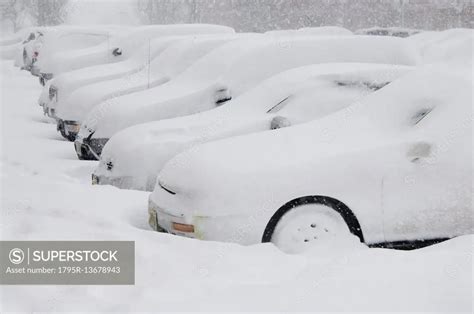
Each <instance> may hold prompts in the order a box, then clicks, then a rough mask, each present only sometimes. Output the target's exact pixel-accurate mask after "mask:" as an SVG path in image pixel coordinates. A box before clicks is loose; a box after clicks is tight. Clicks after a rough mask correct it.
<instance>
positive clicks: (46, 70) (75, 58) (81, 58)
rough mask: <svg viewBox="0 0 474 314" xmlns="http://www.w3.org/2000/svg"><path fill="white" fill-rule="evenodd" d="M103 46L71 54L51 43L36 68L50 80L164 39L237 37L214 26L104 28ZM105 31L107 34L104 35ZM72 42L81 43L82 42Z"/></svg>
mask: <svg viewBox="0 0 474 314" xmlns="http://www.w3.org/2000/svg"><path fill="white" fill-rule="evenodd" d="M100 30H101V34H103V36H102V37H101V39H102V40H101V44H99V45H94V46H92V47H89V48H84V49H74V50H68V51H58V52H56V50H57V49H59V47H58V46H61V47H62V46H63V45H62V44H58V43H57V42H56V41H55V40H51V43H52V44H51V45H48V46H49V47H50V48H48V51H45V53H42V55H46V57H41V58H40V59H39V60H38V62H37V63H36V64H35V67H34V70H35V73H36V72H37V73H39V75H40V77H42V78H43V79H45V80H49V79H51V78H53V77H54V76H57V75H58V74H60V73H64V72H67V71H72V70H76V69H79V68H83V67H87V66H92V65H98V64H104V63H114V62H119V61H123V60H125V59H127V58H129V57H130V56H131V55H133V54H134V52H135V50H136V48H137V47H142V46H143V45H145V44H147V43H148V42H149V41H150V40H151V39H153V38H158V37H163V36H177V35H192V34H220V33H234V30H233V29H232V28H230V27H227V26H221V25H211V24H175V25H151V26H140V27H132V28H130V27H128V28H124V27H115V26H114V27H110V29H109V28H105V29H103V28H100ZM104 31H105V32H104ZM69 41H72V42H74V43H75V44H77V42H81V41H80V40H73V39H72V38H71V39H69Z"/></svg>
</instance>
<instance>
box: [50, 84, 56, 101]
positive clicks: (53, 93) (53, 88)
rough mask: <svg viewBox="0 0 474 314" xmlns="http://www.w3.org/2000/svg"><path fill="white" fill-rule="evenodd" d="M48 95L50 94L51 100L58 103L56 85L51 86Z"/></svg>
mask: <svg viewBox="0 0 474 314" xmlns="http://www.w3.org/2000/svg"><path fill="white" fill-rule="evenodd" d="M48 94H49V100H53V99H55V100H56V101H58V89H57V88H56V87H55V86H54V85H51V86H50V87H49V91H48Z"/></svg>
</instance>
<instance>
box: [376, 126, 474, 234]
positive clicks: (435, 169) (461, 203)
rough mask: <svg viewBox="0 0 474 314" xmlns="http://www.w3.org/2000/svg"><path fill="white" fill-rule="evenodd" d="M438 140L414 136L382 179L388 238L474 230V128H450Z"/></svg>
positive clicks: (385, 229)
mask: <svg viewBox="0 0 474 314" xmlns="http://www.w3.org/2000/svg"><path fill="white" fill-rule="evenodd" d="M448 133H449V134H444V136H442V137H441V138H440V139H439V140H438V141H436V142H432V141H413V142H411V143H409V144H407V145H405V146H404V148H402V150H404V151H402V152H401V153H402V154H401V155H400V160H399V164H398V165H397V166H396V167H392V168H391V170H389V172H388V173H387V174H386V175H385V177H384V180H383V196H382V197H383V205H382V207H383V208H382V210H383V216H384V220H383V222H384V234H385V240H386V241H387V242H391V241H414V240H427V239H438V238H450V237H453V236H457V235H461V234H466V233H471V232H472V230H473V220H472V147H471V144H472V143H471V142H472V137H471V128H467V127H464V128H462V127H461V128H460V129H459V130H458V131H457V132H448ZM453 134H454V135H453Z"/></svg>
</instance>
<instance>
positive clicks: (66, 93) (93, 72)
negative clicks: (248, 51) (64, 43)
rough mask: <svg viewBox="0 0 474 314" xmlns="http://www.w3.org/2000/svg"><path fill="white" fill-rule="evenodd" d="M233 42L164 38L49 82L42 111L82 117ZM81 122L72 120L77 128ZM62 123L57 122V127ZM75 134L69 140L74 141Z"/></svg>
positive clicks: (231, 36) (213, 38)
mask: <svg viewBox="0 0 474 314" xmlns="http://www.w3.org/2000/svg"><path fill="white" fill-rule="evenodd" d="M235 38H237V37H236V35H234V34H218V35H199V36H196V35H193V36H166V37H162V38H158V39H155V40H153V41H152V42H151V43H150V45H146V47H143V49H141V50H140V49H137V51H136V53H135V55H134V56H133V57H132V58H130V59H128V60H126V61H122V62H119V63H114V64H105V65H100V66H95V67H88V68H84V69H80V70H76V71H72V72H68V73H65V74H64V75H60V76H59V77H58V78H57V79H53V81H52V82H51V85H50V86H49V92H48V93H47V95H48V99H47V102H44V105H43V108H44V111H45V113H47V114H48V115H49V116H50V117H53V118H55V117H56V115H55V112H58V117H61V111H62V110H68V108H70V107H75V110H76V111H79V112H82V113H83V115H84V116H85V115H86V114H87V112H89V111H90V110H91V109H92V108H93V107H94V106H95V105H97V104H99V103H100V102H103V101H107V100H108V99H109V98H113V97H118V96H121V95H126V94H129V93H132V92H137V91H141V90H145V89H148V88H152V87H155V86H158V85H161V84H164V83H166V82H167V81H169V80H171V79H172V78H173V77H175V76H176V75H178V74H179V73H181V72H182V71H184V70H185V69H186V68H187V67H189V66H190V65H191V64H192V63H193V62H194V61H196V60H197V59H199V58H200V57H202V56H203V55H205V54H206V53H208V52H209V51H211V50H212V49H214V48H215V47H218V46H219V45H221V44H224V43H225V42H227V41H229V40H232V39H235ZM85 82H86V83H85ZM58 83H60V84H58ZM44 94H46V93H45V91H43V94H42V96H41V99H40V101H42V102H43V101H44V98H45V97H46V95H44ZM59 94H61V99H59V96H58V95H59ZM81 120H82V119H77V120H76V121H77V122H78V123H77V124H75V125H76V126H77V128H78V127H79V122H80V121H81ZM62 123H63V122H62V121H58V125H61V124H62ZM65 124H67V125H68V124H70V123H67V122H66V123H65ZM70 128H71V127H69V130H68V134H63V136H65V137H66V138H68V137H69V136H70V135H71V133H70V131H71V130H70ZM63 130H64V129H63ZM64 131H65V130H64ZM77 131H78V130H76V131H75V132H73V134H72V136H74V137H75V135H76V134H77ZM62 133H65V132H62ZM71 139H72V140H74V138H71Z"/></svg>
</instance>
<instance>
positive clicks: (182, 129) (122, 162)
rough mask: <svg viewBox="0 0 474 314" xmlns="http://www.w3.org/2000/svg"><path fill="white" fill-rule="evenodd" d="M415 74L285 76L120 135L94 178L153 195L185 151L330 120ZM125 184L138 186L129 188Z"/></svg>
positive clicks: (376, 68) (371, 71) (309, 70)
mask: <svg viewBox="0 0 474 314" xmlns="http://www.w3.org/2000/svg"><path fill="white" fill-rule="evenodd" d="M409 69H411V68H410V67H403V66H393V65H379V64H352V63H345V64H332V63H329V64H319V65H311V66H306V67H301V68H296V69H292V70H289V71H285V72H282V73H280V74H278V75H276V76H274V77H271V78H269V79H267V80H265V81H264V82H262V83H260V84H259V85H258V86H256V87H255V88H253V89H251V90H249V91H248V92H246V93H244V94H243V95H241V96H240V97H237V98H236V99H233V100H231V101H230V102H229V103H227V104H225V105H223V106H221V107H218V108H216V109H213V110H209V111H206V112H203V113H199V114H195V115H190V116H185V117H178V118H174V119H166V120H161V121H155V122H149V123H145V124H140V125H137V126H134V127H130V128H127V129H125V130H122V131H120V132H119V133H117V134H115V135H114V136H113V137H112V138H111V139H110V141H109V142H108V143H107V145H106V146H105V147H104V151H103V153H102V156H101V162H100V163H99V167H98V168H97V169H96V170H95V171H94V173H95V174H96V175H99V176H105V177H111V178H114V177H116V178H120V177H123V178H130V177H132V178H133V180H130V179H128V180H125V181H124V182H122V181H120V180H116V182H117V186H119V187H124V188H135V189H147V190H150V189H153V187H154V183H155V179H156V176H157V174H158V172H159V171H160V170H161V168H162V167H163V165H164V163H165V162H167V161H168V160H169V159H170V158H172V157H173V156H175V155H176V154H177V153H179V152H181V151H183V150H184V149H187V148H189V147H192V146H194V145H197V144H200V143H204V142H208V141H212V140H216V139H220V138H226V137H230V136H235V135H241V134H246V133H252V132H259V131H265V130H269V129H270V127H271V121H272V119H273V118H275V117H276V116H280V117H285V118H286V119H287V120H288V121H289V122H290V123H291V124H292V125H295V124H299V123H303V122H306V121H309V120H313V119H318V118H321V117H324V116H325V115H328V114H331V113H332V112H335V111H338V110H341V109H343V108H345V107H347V106H349V105H350V104H351V103H353V102H355V101H357V100H359V99H361V98H362V97H364V96H366V95H368V94H369V93H370V92H372V91H373V90H371V89H370V86H377V85H379V87H381V86H383V85H384V84H386V83H390V82H391V81H393V80H394V79H396V78H397V77H399V76H401V75H403V74H406V73H407V71H409ZM338 84H346V86H340V85H338ZM285 102H286V104H285ZM277 104H280V105H277ZM277 106H278V108H277ZM280 106H281V108H279V107H280ZM272 108H273V109H272ZM110 161H112V162H113V164H114V166H113V168H112V169H111V170H108V169H107V166H106V164H107V163H108V162H110ZM105 182H108V181H107V180H105ZM112 182H113V181H112ZM125 182H130V183H133V185H130V186H126V185H124V183H125Z"/></svg>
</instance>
